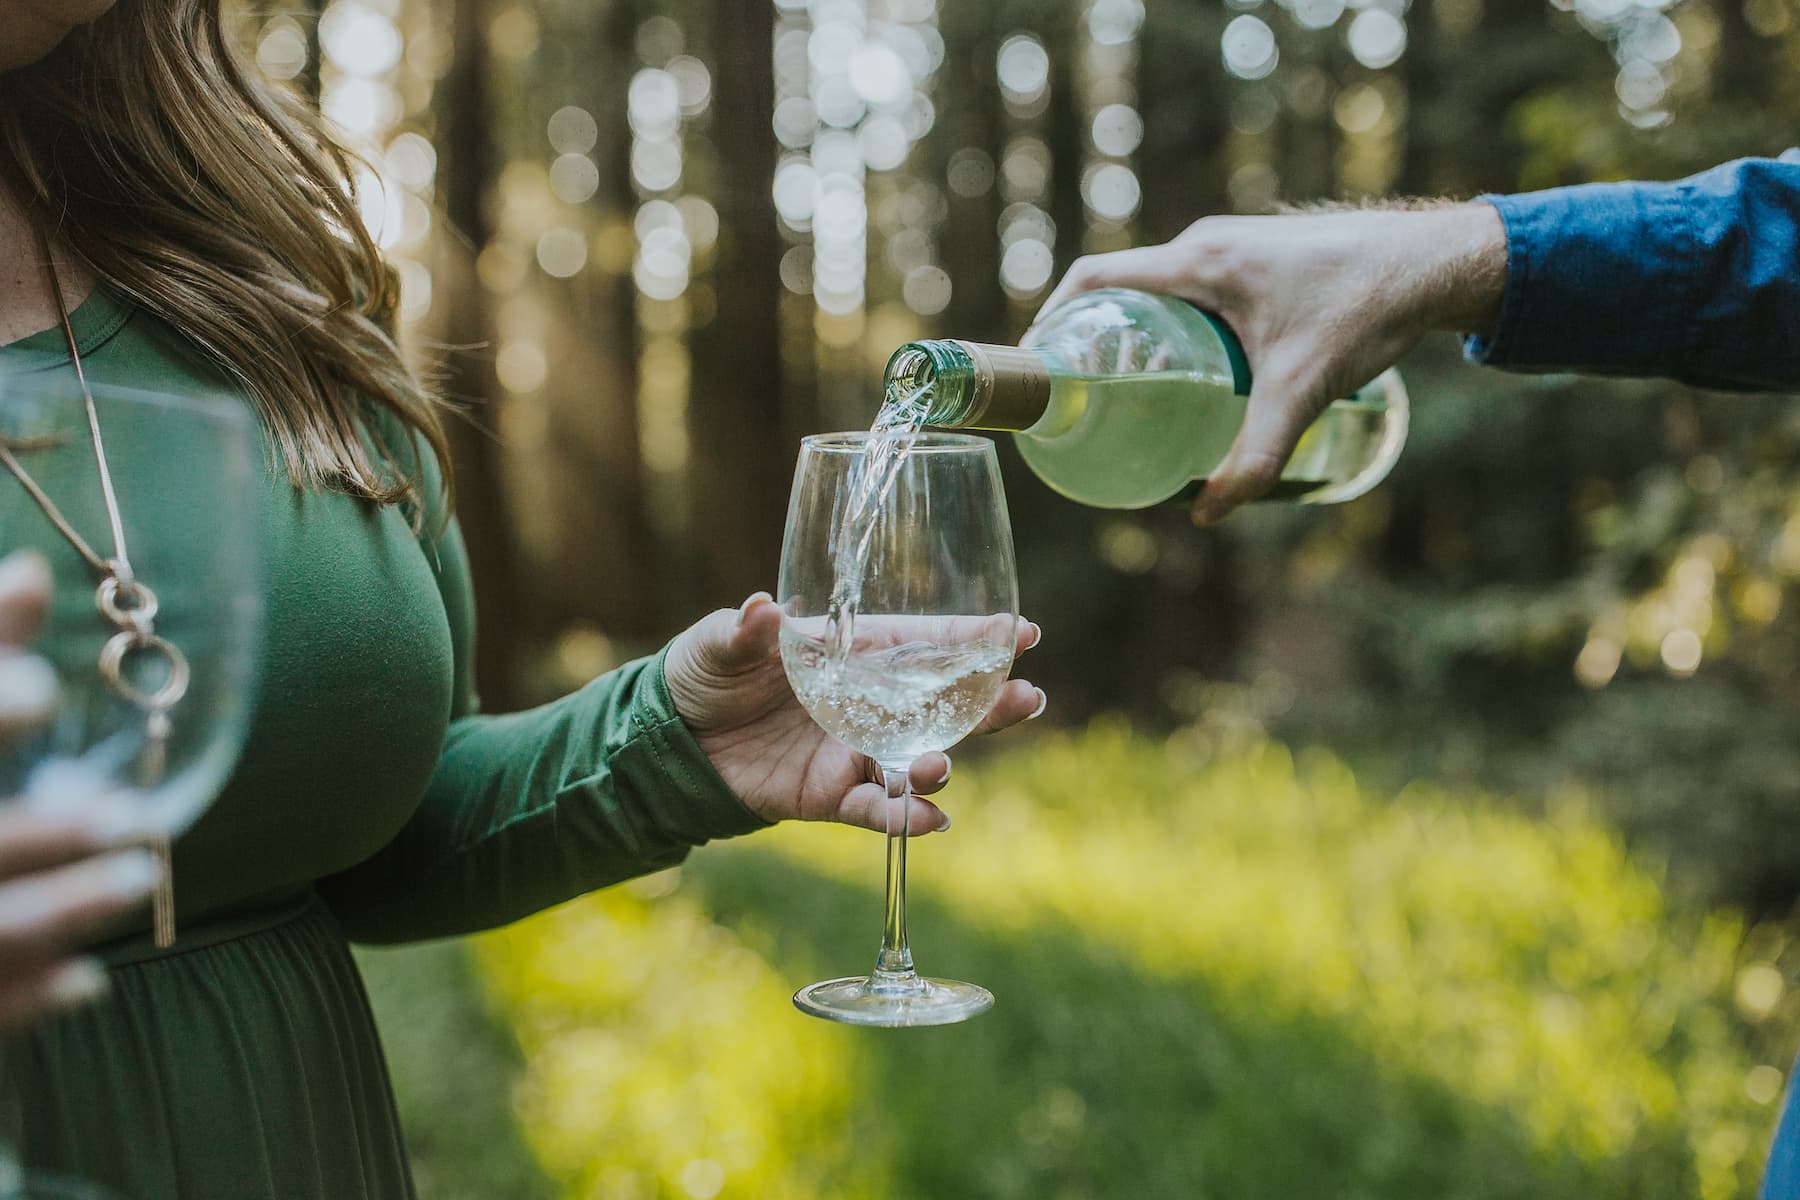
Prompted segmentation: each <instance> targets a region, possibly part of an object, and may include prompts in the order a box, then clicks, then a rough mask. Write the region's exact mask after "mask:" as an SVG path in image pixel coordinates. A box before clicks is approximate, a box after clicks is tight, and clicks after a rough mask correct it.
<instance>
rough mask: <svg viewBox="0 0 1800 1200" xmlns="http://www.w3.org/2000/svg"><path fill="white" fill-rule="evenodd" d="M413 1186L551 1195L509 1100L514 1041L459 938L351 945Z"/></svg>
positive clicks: (430, 1191) (447, 1197) (472, 1197)
mask: <svg viewBox="0 0 1800 1200" xmlns="http://www.w3.org/2000/svg"><path fill="white" fill-rule="evenodd" d="M356 959H357V966H358V968H359V969H360V970H361V971H362V975H363V979H364V981H365V984H366V986H367V988H368V993H369V1005H370V1007H371V1008H372V1009H373V1010H374V1012H375V1018H376V1021H377V1022H378V1023H379V1025H380V1028H381V1041H382V1048H383V1049H384V1050H385V1051H386V1053H387V1058H388V1067H389V1071H390V1073H391V1075H392V1078H393V1083H394V1099H395V1102H396V1104H397V1106H398V1109H399V1113H400V1122H401V1125H402V1127H403V1128H404V1129H405V1130H406V1148H407V1152H408V1156H409V1158H410V1159H411V1161H412V1166H413V1175H414V1180H415V1182H416V1183H417V1184H418V1188H419V1194H420V1195H421V1196H425V1197H429V1200H502V1198H504V1200H551V1198H552V1197H554V1196H555V1195H556V1189H555V1188H554V1187H553V1186H552V1185H551V1184H550V1182H549V1180H548V1179H546V1178H545V1177H544V1174H543V1172H542V1171H541V1170H540V1169H539V1168H538V1165H537V1163H536V1161H535V1160H534V1159H533V1158H532V1156H531V1152H530V1150H529V1149H528V1148H527V1147H526V1145H525V1143H524V1139H523V1136H522V1134H521V1133H520V1132H519V1130H518V1129H517V1128H516V1127H515V1126H514V1123H513V1119H512V1109H511V1106H510V1104H509V1103H508V1097H509V1096H510V1095H511V1089H512V1083H513V1080H514V1078H516V1076H517V1075H518V1072H519V1070H520V1059H519V1051H518V1043H517V1041H516V1040H515V1039H514V1037H513V1036H512V1034H511V1033H510V1032H509V1031H508V1030H507V1029H505V1028H504V1027H501V1026H498V1025H496V1024H495V1022H494V1021H493V1020H492V1019H491V1017H490V1014H489V1013H488V1011H487V1010H486V1008H485V1007H484V1005H483V1004H482V999H481V992H480V988H479V987H478V986H477V985H476V983H475V981H474V979H473V975H474V964H473V963H472V962H471V961H470V958H469V956H468V954H467V953H466V952H465V949H464V947H463V946H462V944H461V943H459V942H449V941H444V942H431V943H426V944H424V945H418V946H407V947H403V948H399V949H388V948H382V949H379V950H375V949H366V948H364V949H358V951H357V954H356Z"/></svg>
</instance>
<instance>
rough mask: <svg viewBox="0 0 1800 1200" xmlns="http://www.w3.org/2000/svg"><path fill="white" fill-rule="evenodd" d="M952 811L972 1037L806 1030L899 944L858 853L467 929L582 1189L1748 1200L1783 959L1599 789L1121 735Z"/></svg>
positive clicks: (921, 896) (1053, 741)
mask: <svg viewBox="0 0 1800 1200" xmlns="http://www.w3.org/2000/svg"><path fill="white" fill-rule="evenodd" d="M947 797H948V798H947V800H946V805H947V807H949V808H950V809H951V810H952V811H953V812H955V813H956V814H957V815H958V821H957V826H956V831H955V833H954V834H953V835H952V836H949V837H944V838H931V839H928V840H926V841H924V842H922V843H920V845H919V847H918V851H917V853H916V854H915V855H914V871H915V875H914V881H913V882H914V886H913V900H914V904H915V907H916V910H917V911H916V913H915V916H914V919H913V922H912V926H913V933H914V939H915V942H916V946H915V949H916V952H917V953H918V955H919V957H920V961H921V963H922V965H923V967H924V968H925V969H927V970H928V971H941V972H943V973H946V974H952V975H960V976H962V977H965V978H970V977H972V978H976V979H978V980H980V981H981V982H983V983H986V984H988V985H989V986H991V987H992V988H993V989H994V991H995V993H996V995H997V996H998V997H999V1004H998V1007H997V1008H996V1009H995V1010H994V1012H993V1013H992V1014H990V1015H988V1016H984V1017H982V1018H980V1019H979V1020H977V1021H974V1022H972V1023H970V1024H968V1025H966V1026H962V1027H957V1028H951V1029H943V1030H936V1031H931V1032H930V1033H926V1034H918V1033H913V1034H908V1033H900V1034H887V1033H870V1032H867V1031H856V1030H851V1029H845V1028H841V1027H837V1026H831V1025H827V1024H824V1023H821V1022H816V1021H808V1020H805V1019H803V1018H801V1017H800V1016H798V1015H797V1014H795V1013H794V1012H793V1010H792V1008H791V1007H790V1006H789V1004H788V994H789V992H790V991H791V990H792V989H793V988H794V987H795V986H797V985H798V984H800V983H804V982H806V981H808V980H810V979H812V978H815V977H818V976H821V975H828V974H839V973H843V972H844V971H848V970H854V969H856V968H857V967H859V966H860V965H861V964H862V961H863V959H864V958H865V957H866V956H867V955H869V954H870V953H872V951H873V941H874V938H875V934H876V932H877V925H878V920H879V904H880V900H879V890H878V888H879V882H880V870H879V866H880V864H879V845H878V843H877V842H876V840H875V839H873V838H870V837H869V836H867V835H866V834H857V833H854V832H850V831H845V830H839V829H831V828H819V827H783V829H781V830H780V831H778V832H776V833H774V834H769V835H765V836H762V837H759V838H757V839H755V840H754V841H753V842H747V843H740V844H737V845H733V846H730V847H721V848H716V849H713V850H709V851H708V852H707V853H705V854H704V855H701V856H700V857H699V858H697V859H696V860H695V861H694V862H693V863H692V864H691V865H689V866H688V867H685V868H682V869H681V871H680V872H679V873H676V872H671V873H666V874H664V875H661V876H655V877H652V878H651V879H649V880H646V881H644V882H643V883H641V884H639V885H637V886H636V887H629V888H624V889H615V890H614V891H612V892H609V893H606V894H603V895H599V896H594V897H590V898H588V899H586V900H582V901H579V902H577V903H574V904H571V905H568V906H565V907H563V908H560V909H557V910H555V911H553V912H551V913H548V914H545V915H543V916H540V917H538V918H534V919H532V920H530V921H527V922H525V923H522V924H520V925H517V926H514V927H513V928H511V929H508V930H505V931H502V932H499V933H495V934H491V935H487V936H485V937H483V938H482V939H480V940H479V942H478V943H477V947H476V959H477V962H478V964H479V973H480V975H481V977H482V979H483V980H484V981H485V984H486V986H487V989H488V992H489V995H490V996H491V998H492V1002H493V1004H494V1006H495V1011H496V1012H497V1013H498V1014H499V1015H500V1016H501V1017H502V1019H504V1020H505V1022H506V1023H507V1024H508V1025H510V1026H511V1028H512V1029H513V1030H514V1031H515V1032H516V1034H517V1036H518V1037H519V1039H520V1043H521V1045H522V1047H523V1048H524V1052H525V1056H526V1066H525V1072H524V1078H523V1082H522V1083H521V1084H520V1086H519V1090H518V1093H517V1106H518V1112H519V1117H520V1119H521V1123H522V1125H523V1127H524V1128H525V1129H526V1131H527V1134H526V1136H527V1138H528V1139H529V1140H530V1141H531V1143H532V1145H533V1147H534V1148H535V1150H536V1152H537V1155H538V1158H539V1161H540V1162H541V1163H542V1164H543V1166H544V1168H545V1170H546V1171H547V1173H548V1174H549V1175H550V1176H551V1177H552V1178H553V1179H555V1180H556V1181H557V1182H558V1183H559V1185H560V1186H561V1187H562V1190H563V1194H564V1195H567V1196H569V1197H571V1198H574V1197H581V1198H582V1200H651V1198H653V1197H657V1198H660V1197H700V1198H702V1200H705V1198H707V1197H711V1196H715V1195H718V1196H726V1197H740V1196H741V1197H758V1198H759V1200H760V1198H769V1200H778V1198H783V1197H790V1196H791V1197H819V1198H829V1197H851V1196H854V1197H895V1198H898V1200H913V1198H917V1197H924V1196H957V1197H971V1198H973V1197H1056V1198H1059V1200H1074V1198H1076V1197H1102V1196H1109V1197H1110V1196H1117V1197H1128V1196H1129V1197H1136V1196H1177V1195H1179V1196H1192V1197H1196V1198H1199V1197H1208V1196H1217V1197H1232V1198H1234V1200H1254V1198H1256V1197H1271V1198H1273V1197H1283V1198H1285V1197H1290V1196H1294V1195H1330V1196H1341V1197H1356V1196H1366V1197H1377V1196H1379V1197H1410V1196H1432V1197H1468V1198H1471V1200H1472V1198H1475V1197H1533V1198H1534V1200H1550V1198H1554V1197H1561V1196H1568V1197H1583V1198H1584V1200H1586V1198H1593V1197H1606V1196H1617V1197H1625V1196H1630V1197H1634V1198H1655V1197H1671V1198H1673V1197H1692V1196H1701V1197H1704V1198H1706V1200H1724V1198H1726V1197H1738V1196H1749V1195H1751V1194H1752V1190H1753V1184H1754V1180H1755V1178H1756V1173H1757V1168H1758V1164H1759V1163H1760V1158H1761V1151H1762V1148H1763V1145H1764V1141H1765V1139H1766V1136H1767V1124H1768V1115H1769V1114H1768V1109H1767V1107H1766V1105H1768V1104H1769V1103H1770V1101H1771V1100H1772V1099H1773V1098H1774V1096H1775V1094H1776V1092H1777V1091H1778V1090H1779V1087H1780V1082H1781V1072H1780V1070H1779V1069H1777V1068H1776V1067H1774V1066H1770V1065H1767V1064H1759V1063H1758V1061H1757V1055H1758V1050H1759V1048H1760V1042H1761V1040H1762V1039H1765V1038H1768V1037H1770V1036H1771V1035H1770V1033H1769V1031H1768V1029H1767V1028H1765V1027H1766V1026H1767V1025H1768V1024H1769V1023H1770V1022H1771V1021H1773V1022H1776V1023H1780V1022H1782V1021H1788V1020H1791V1017H1792V1012H1793V1004H1792V1002H1791V998H1790V997H1789V996H1788V995H1787V992H1786V989H1785V987H1784V985H1783V983H1782V976H1781V974H1780V970H1779V968H1778V967H1777V966H1776V965H1774V963H1772V962H1771V961H1770V960H1771V959H1772V958H1773V959H1778V958H1779V957H1780V956H1781V955H1782V954H1784V953H1786V952H1787V950H1786V946H1787V943H1786V941H1785V940H1782V939H1780V938H1779V935H1772V934H1771V933H1769V932H1765V931H1759V932H1758V934H1757V938H1756V939H1753V940H1752V942H1751V943H1750V944H1749V946H1750V951H1749V952H1748V953H1747V954H1743V955H1740V942H1741V938H1742V929H1741V926H1740V924H1739V921H1738V919H1737V918H1736V917H1733V916H1731V915H1728V914H1726V913H1722V912H1717V911H1709V910H1707V909H1706V908H1704V907H1702V906H1699V905H1696V904H1695V903H1693V902H1691V901H1687V900H1683V899H1682V898H1681V896H1680V895H1679V893H1677V892H1675V891H1672V890H1671V889H1670V887H1669V886H1668V885H1667V883H1666V882H1665V881H1664V879H1663V877H1662V873H1661V871H1660V870H1659V869H1658V868H1657V867H1656V866H1655V865H1654V864H1653V863H1648V862H1646V861H1644V860H1642V859H1636V858H1633V857H1631V856H1630V855H1628V854H1627V853H1626V851H1625V850H1624V849H1623V848H1622V846H1621V844H1620V842H1619V840H1618V838H1617V836H1616V835H1614V834H1612V833H1610V832H1608V831H1607V830H1606V829H1605V827H1604V826H1602V825H1599V824H1596V823H1595V821H1594V820H1593V819H1592V818H1591V816H1589V815H1588V814H1587V812H1586V799H1585V797H1584V796H1583V795H1582V794H1581V793H1579V792H1563V793H1558V794H1556V795H1554V796H1552V797H1550V798H1548V799H1547V800H1546V799H1537V800H1532V801H1526V800H1518V799H1516V800H1514V801H1513V802H1511V803H1510V804H1505V805H1497V804H1495V803H1493V802H1492V800H1491V799H1490V798H1487V797H1482V796H1470V795H1458V794H1451V793H1447V792H1444V791H1441V790H1438V789H1435V788H1427V787H1415V788H1410V789H1408V790H1406V791H1405V792H1404V793H1402V794H1401V795H1400V796H1399V797H1397V798H1395V799H1393V800H1388V799H1386V798H1378V797H1376V796H1374V795H1372V794H1371V793H1370V792H1369V791H1368V790H1367V789H1365V788H1364V787H1362V786H1360V785H1359V784H1358V783H1357V781H1356V780H1355V779H1354V778H1353V777H1352V776H1351V774H1350V772H1349V770H1348V769H1347V768H1346V767H1345V766H1344V765H1343V763H1342V762H1341V761H1339V760H1338V759H1336V758H1334V757H1333V756H1331V755H1329V754H1326V753H1323V752H1314V753H1307V754H1304V755H1301V756H1300V757H1299V759H1298V761H1296V760H1295V758H1294V757H1293V756H1291V755H1290V754H1289V753H1288V752H1287V751H1286V750H1284V749H1283V748H1281V747H1280V746H1278V745H1275V744H1270V743H1267V742H1261V741H1251V742H1248V743H1246V744H1244V745H1243V746H1241V747H1240V748H1239V749H1236V750H1232V751H1229V752H1225V753H1221V754H1212V753H1210V752H1208V751H1207V750H1205V749H1204V748H1203V745H1202V742H1201V741H1200V740H1196V739H1194V738H1191V737H1179V738H1175V739H1170V740H1169V741H1167V742H1162V743H1159V742H1155V741H1150V740H1146V739H1144V738H1143V737H1141V736H1137V735H1133V734H1131V733H1129V732H1127V731H1125V730H1124V729H1123V727H1121V726H1118V725H1115V724H1102V725H1100V726H1097V727H1095V728H1094V729H1092V730H1091V731H1089V732H1087V733H1085V734H1081V735H1050V736H1047V737H1045V738H1042V739H1040V740H1038V741H1036V742H1034V743H1033V744H1031V745H1030V746H1027V747H1023V748H1016V749H1013V750H1010V751H1008V752H1006V753H1004V754H1002V755H1001V756H999V757H996V758H992V759H989V760H987V761H986V762H984V763H983V764H981V765H980V766H979V767H977V768H975V769H973V770H970V769H968V768H966V767H965V768H964V769H963V770H962V771H961V772H959V775H958V779H957V781H956V782H955V783H954V784H953V785H952V787H951V789H950V791H949V792H948V794H947ZM1522 804H1535V805H1537V806H1538V807H1540V808H1541V809H1542V810H1543V816H1542V819H1541V820H1533V819H1528V818H1526V817H1524V816H1521V815H1519V814H1518V812H1516V811H1515V810H1516V809H1517V808H1518V807H1519V806H1520V805H1522ZM1771 936H1775V937H1776V938H1777V941H1774V942H1772V941H1770V940H1769V939H1770V937H1771ZM1758 939H1760V940H1758Z"/></svg>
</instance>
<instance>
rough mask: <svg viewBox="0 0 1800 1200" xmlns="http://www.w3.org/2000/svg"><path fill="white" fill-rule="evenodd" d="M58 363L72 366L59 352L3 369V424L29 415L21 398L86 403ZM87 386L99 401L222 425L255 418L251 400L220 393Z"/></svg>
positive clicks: (244, 426) (241, 424)
mask: <svg viewBox="0 0 1800 1200" xmlns="http://www.w3.org/2000/svg"><path fill="white" fill-rule="evenodd" d="M58 366H60V367H64V368H67V367H68V366H69V359H68V356H67V355H66V354H65V355H61V356H57V357H56V358H55V360H54V361H52V360H51V358H50V356H46V359H45V362H44V363H43V364H42V365H34V366H31V367H28V368H25V369H23V370H18V371H6V370H0V428H6V427H9V426H11V425H13V424H14V423H16V422H17V421H19V420H20V419H21V418H24V417H26V416H27V414H26V413H25V412H23V411H21V410H20V409H19V407H18V403H19V402H22V401H28V400H39V401H44V402H56V403H59V404H66V405H68V406H71V407H73V408H75V409H78V410H79V409H81V408H82V407H83V403H82V401H83V397H82V391H81V385H80V384H78V383H77V382H76V381H75V377H74V374H73V372H72V371H71V372H69V373H67V374H52V371H53V369H54V368H56V367H58ZM88 387H89V389H90V390H91V391H92V392H93V394H94V400H95V401H96V403H124V404H136V405H145V406H150V407H156V408H164V409H169V410H171V411H178V412H181V413H182V414H184V415H187V416H195V417H200V418H202V419H204V420H208V421H216V422H218V423H219V424H221V425H227V426H233V427H235V428H236V429H239V430H248V429H250V428H251V426H252V425H253V423H254V421H255V416H254V414H253V413H252V412H251V409H250V406H249V405H248V404H246V403H242V402H239V401H234V400H230V399H226V398H224V397H221V396H204V395H203V396H196V395H192V394H187V395H178V394H176V393H173V392H159V391H155V390H153V389H150V388H141V387H134V386H130V385H126V384H115V383H105V382H96V381H94V380H91V379H90V380H89V381H88ZM39 411H40V412H41V411H42V410H41V409H40V410H39Z"/></svg>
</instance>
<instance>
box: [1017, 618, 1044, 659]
mask: <svg viewBox="0 0 1800 1200" xmlns="http://www.w3.org/2000/svg"><path fill="white" fill-rule="evenodd" d="M1043 640H1044V631H1043V630H1042V629H1040V628H1038V623H1037V622H1036V621H1026V620H1023V619H1021V620H1020V621H1019V627H1018V630H1017V631H1016V632H1015V633H1014V634H1013V653H1014V654H1015V655H1018V654H1023V653H1025V652H1026V651H1027V650H1029V649H1031V648H1032V647H1033V646H1036V645H1037V644H1038V643H1039V642H1041V641H1043Z"/></svg>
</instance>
